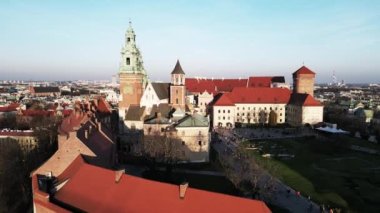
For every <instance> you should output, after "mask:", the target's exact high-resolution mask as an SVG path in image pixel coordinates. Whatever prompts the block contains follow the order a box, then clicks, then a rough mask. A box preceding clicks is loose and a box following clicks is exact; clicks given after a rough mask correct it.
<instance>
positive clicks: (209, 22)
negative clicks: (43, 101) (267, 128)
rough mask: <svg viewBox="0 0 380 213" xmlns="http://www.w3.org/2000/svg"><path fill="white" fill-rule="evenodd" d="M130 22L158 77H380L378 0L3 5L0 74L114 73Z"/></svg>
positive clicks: (6, 1)
mask: <svg viewBox="0 0 380 213" xmlns="http://www.w3.org/2000/svg"><path fill="white" fill-rule="evenodd" d="M129 18H131V19H132V22H133V27H134V29H135V32H136V34H137V43H138V46H139V47H140V49H141V51H142V54H143V59H144V64H145V68H146V70H147V72H148V75H149V76H150V78H151V79H152V80H168V79H169V73H170V72H171V70H172V69H173V67H174V65H175V62H176V59H177V58H179V59H180V61H181V64H182V67H183V69H184V71H185V72H186V74H187V76H206V77H225V78H227V77H246V76H249V75H257V76H259V75H284V76H285V77H286V78H287V81H290V78H291V73H292V72H293V71H295V70H296V69H297V68H299V67H300V66H301V65H302V63H303V62H304V63H305V65H306V66H308V67H309V68H311V69H312V70H314V71H316V72H317V81H318V82H330V81H331V75H332V73H333V70H335V72H336V75H337V77H338V79H339V80H341V79H344V80H346V82H380V1H377V0H372V1H369V0H352V1H350V0H341V1H338V0H319V1H310V0H304V1H300V0H299V1H296V0H286V1H285V0H278V1H274V0H273V1H270V0H262V1H233V0H231V1H216V0H215V1H197V0H189V1H174V0H173V1H154V0H152V1H140V0H139V1H95V0H92V1H84V0H80V1H76V0H72V1H70V0H65V1H58V0H57V1H48V0H40V1H33V0H29V1H27V0H24V1H17V0H1V1H0V79H24V80H29V79H33V80H38V79H47V80H68V79H72V80H73V79H90V80H93V79H111V76H112V75H113V74H116V73H117V70H118V66H119V60H120V54H119V53H120V49H121V46H122V45H123V42H124V33H125V31H126V29H127V27H128V20H129Z"/></svg>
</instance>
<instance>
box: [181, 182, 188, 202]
mask: <svg viewBox="0 0 380 213" xmlns="http://www.w3.org/2000/svg"><path fill="white" fill-rule="evenodd" d="M188 186H189V183H188V182H184V183H181V185H179V198H180V199H185V194H186V190H187V187H188Z"/></svg>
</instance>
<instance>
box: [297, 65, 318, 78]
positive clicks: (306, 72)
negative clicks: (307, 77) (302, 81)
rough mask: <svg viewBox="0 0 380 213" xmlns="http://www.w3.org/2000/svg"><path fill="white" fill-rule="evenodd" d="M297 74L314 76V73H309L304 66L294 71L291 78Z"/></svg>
mask: <svg viewBox="0 0 380 213" xmlns="http://www.w3.org/2000/svg"><path fill="white" fill-rule="evenodd" d="M299 74H312V75H315V72H313V71H311V70H310V69H309V68H307V67H306V66H302V67H301V68H299V69H298V70H297V71H295V72H294V73H293V76H295V75H299Z"/></svg>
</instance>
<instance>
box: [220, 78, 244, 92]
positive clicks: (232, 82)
mask: <svg viewBox="0 0 380 213" xmlns="http://www.w3.org/2000/svg"><path fill="white" fill-rule="evenodd" d="M247 81H248V79H216V80H214V84H215V86H216V87H217V91H218V92H231V91H232V90H233V89H234V88H235V87H246V86H247Z"/></svg>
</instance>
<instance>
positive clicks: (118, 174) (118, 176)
mask: <svg viewBox="0 0 380 213" xmlns="http://www.w3.org/2000/svg"><path fill="white" fill-rule="evenodd" d="M123 174H124V170H118V171H115V183H119V182H120V180H121V177H123Z"/></svg>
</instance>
